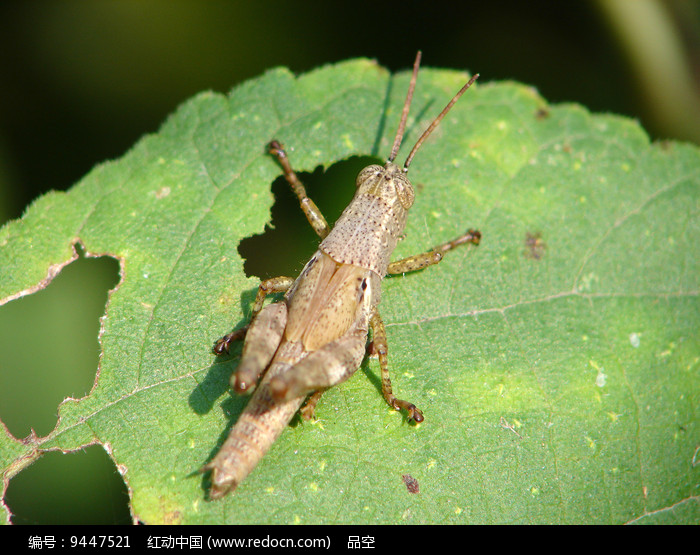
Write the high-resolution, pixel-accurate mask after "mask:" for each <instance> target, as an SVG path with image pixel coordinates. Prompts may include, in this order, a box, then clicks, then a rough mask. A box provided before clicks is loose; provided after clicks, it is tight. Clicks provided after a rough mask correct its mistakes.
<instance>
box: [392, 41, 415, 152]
mask: <svg viewBox="0 0 700 555" xmlns="http://www.w3.org/2000/svg"><path fill="white" fill-rule="evenodd" d="M420 58H421V51H420V50H419V51H418V54H416V61H415V62H413V75H412V76H411V84H410V85H409V86H408V94H407V95H406V102H404V104H403V112H401V122H400V123H399V129H398V131H396V138H395V139H394V146H393V148H392V149H391V155H390V156H389V162H393V161H394V160H395V159H396V155H397V154H398V153H399V148H400V147H401V141H402V140H403V132H404V129H406V120H407V119H408V110H409V108H410V107H411V100H413V90H414V89H415V88H416V79H417V77H418V66H420Z"/></svg>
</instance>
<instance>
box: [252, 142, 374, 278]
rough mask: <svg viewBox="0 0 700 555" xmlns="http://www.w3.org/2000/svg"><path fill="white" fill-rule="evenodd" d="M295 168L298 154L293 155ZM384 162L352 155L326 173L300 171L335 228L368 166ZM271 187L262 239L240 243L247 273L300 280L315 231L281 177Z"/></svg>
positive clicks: (313, 246) (316, 239)
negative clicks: (269, 212)
mask: <svg viewBox="0 0 700 555" xmlns="http://www.w3.org/2000/svg"><path fill="white" fill-rule="evenodd" d="M289 158H290V161H291V162H292V164H294V153H293V152H290V153H289ZM378 163H383V162H381V161H378V160H377V159H376V158H371V157H368V156H363V157H360V156H354V157H352V158H349V159H348V160H344V161H343V162H339V163H337V164H333V165H332V166H330V167H329V168H328V170H326V171H323V168H320V167H319V168H317V169H316V170H315V171H314V172H313V173H305V172H298V176H299V179H300V180H301V181H302V183H303V184H304V186H305V188H306V193H307V195H308V196H309V198H311V200H313V201H314V203H315V204H316V205H317V206H318V207H319V209H320V210H321V212H322V213H323V215H324V217H325V218H326V221H327V222H328V223H329V224H330V225H331V226H333V224H334V223H335V221H336V220H337V219H338V217H339V216H340V214H341V213H342V211H343V210H344V209H345V207H346V206H347V205H348V204H349V203H350V201H351V200H352V197H353V194H354V193H355V178H356V177H357V174H358V173H360V170H362V169H363V168H364V167H365V166H368V165H370V164H378ZM281 173H282V170H281V169H280V177H279V178H277V179H276V180H275V181H274V182H273V183H272V193H273V194H274V196H275V204H274V206H273V207H272V222H271V224H270V225H268V226H267V228H266V229H265V232H264V233H263V234H261V235H254V236H252V237H248V238H246V239H244V240H243V241H241V243H240V245H239V247H238V252H239V253H240V254H241V256H242V257H243V258H244V259H245V261H246V262H245V267H244V268H245V273H246V275H248V276H257V277H259V278H260V279H267V278H271V277H275V276H296V275H297V274H298V273H299V271H300V270H301V269H302V268H303V267H304V264H305V263H306V261H307V260H308V259H309V258H311V255H312V254H313V253H314V251H315V250H316V248H317V247H318V244H319V242H320V239H319V237H318V236H317V235H316V233H315V232H314V231H313V229H311V226H310V225H309V223H308V221H307V220H306V217H305V216H304V213H303V212H302V211H301V208H300V207H299V201H298V200H297V197H296V196H295V195H294V193H293V192H292V190H291V187H290V186H289V184H288V183H287V181H286V180H285V179H284V177H283V176H282V175H281Z"/></svg>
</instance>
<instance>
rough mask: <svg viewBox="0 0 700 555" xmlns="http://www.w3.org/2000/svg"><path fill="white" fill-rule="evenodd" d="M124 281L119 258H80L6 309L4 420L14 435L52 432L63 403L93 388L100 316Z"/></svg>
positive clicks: (2, 333)
mask: <svg viewBox="0 0 700 555" xmlns="http://www.w3.org/2000/svg"><path fill="white" fill-rule="evenodd" d="M118 280H119V263H118V262H117V261H116V260H115V259H114V258H111V257H106V256H105V257H100V258H85V257H83V256H82V255H81V256H79V258H78V259H77V260H75V261H74V262H72V263H70V264H68V265H67V266H66V267H65V268H63V270H61V272H60V274H59V275H57V276H56V277H55V278H54V279H53V281H51V282H50V283H49V285H48V286H47V287H46V288H45V289H43V290H41V291H37V292H36V293H33V294H31V295H27V296H25V297H22V298H20V299H16V300H14V301H11V302H9V303H7V304H6V305H4V306H2V307H0V352H1V353H2V358H1V359H0V419H1V420H2V421H3V422H4V424H5V425H6V426H7V428H8V430H9V431H10V433H11V434H12V435H14V436H15V437H17V438H23V437H26V436H28V435H29V434H30V433H31V430H32V429H33V430H34V431H35V432H36V434H37V435H38V436H45V435H47V434H48V433H50V432H51V430H53V428H54V427H55V426H56V420H57V407H58V405H59V403H61V401H63V399H65V398H66V397H73V398H76V399H78V398H80V397H84V396H85V395H87V394H88V393H89V392H90V390H91V389H92V386H93V383H94V381H95V373H96V371H97V365H98V360H99V359H98V357H99V343H98V340H97V338H98V333H99V329H100V322H99V319H100V317H101V316H102V315H103V314H104V311H105V303H106V301H107V292H108V291H109V290H110V289H111V288H113V287H115V285H116V284H117V283H118Z"/></svg>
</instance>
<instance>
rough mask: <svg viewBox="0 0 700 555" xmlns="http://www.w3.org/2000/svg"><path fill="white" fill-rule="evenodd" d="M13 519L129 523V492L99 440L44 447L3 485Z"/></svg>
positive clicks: (74, 522) (79, 522) (25, 522)
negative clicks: (66, 449)
mask: <svg viewBox="0 0 700 555" xmlns="http://www.w3.org/2000/svg"><path fill="white" fill-rule="evenodd" d="M5 503H6V505H7V506H8V507H9V508H10V511H11V512H12V513H13V516H12V523H13V524H131V523H132V521H131V515H130V514H129V495H128V493H127V489H126V485H125V484H124V480H123V479H122V477H121V476H120V475H119V473H118V472H117V469H116V467H115V465H114V462H113V461H112V459H110V458H109V456H108V455H107V453H106V452H105V450H104V449H103V448H102V447H101V446H99V445H93V446H90V447H88V448H86V449H85V450H83V451H79V452H75V453H68V454H63V453H59V452H57V451H55V452H51V453H45V454H44V455H42V456H41V458H40V459H39V460H38V461H36V462H35V463H34V464H33V465H31V466H30V467H28V468H26V469H24V470H23V471H22V472H20V473H19V474H18V475H17V476H15V477H14V478H13V479H12V480H10V484H9V485H8V487H7V494H6V495H5Z"/></svg>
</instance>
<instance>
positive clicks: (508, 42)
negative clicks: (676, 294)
mask: <svg viewBox="0 0 700 555" xmlns="http://www.w3.org/2000/svg"><path fill="white" fill-rule="evenodd" d="M460 4H461V5H460V6H458V7H456V6H455V3H454V2H449V3H448V2H442V1H438V0H433V1H430V2H421V1H411V0H404V1H403V2H400V3H392V2H376V1H375V2H371V3H365V2H354V3H352V4H344V5H340V4H334V3H329V2H327V1H326V2H321V1H305V2H296V1H287V2H279V3H271V2H244V1H237V0H232V1H224V0H209V1H207V2H195V1H178V0H174V1H173V0H167V1H166V0H162V1H148V0H129V1H107V0H105V1H93V2H87V1H78V0H66V1H61V2H57V1H52V2H49V1H44V2H41V1H37V2H19V1H18V2H10V3H3V4H2V6H0V76H1V77H0V223H3V222H5V221H7V220H9V219H12V218H17V217H19V216H21V214H22V212H23V210H24V208H25V207H26V205H27V204H28V203H30V202H31V201H32V199H34V198H35V197H37V196H39V195H41V194H42V193H44V192H46V191H48V190H51V189H58V190H66V189H68V188H69V187H70V186H71V185H73V184H74V183H76V182H77V181H78V180H79V179H80V178H81V177H82V176H83V175H85V174H86V173H87V172H88V171H89V170H90V169H91V168H92V167H93V166H94V165H95V164H97V163H99V162H101V161H104V160H108V159H114V158H118V157H120V156H121V155H122V154H123V153H124V152H125V151H126V150H128V149H129V148H130V146H131V145H133V144H134V143H135V142H136V141H137V140H138V139H139V138H140V137H141V136H142V135H144V134H145V133H150V132H154V131H157V129H158V127H159V125H160V124H161V122H162V121H163V120H164V119H165V118H166V116H167V115H168V114H169V113H171V112H172V111H173V110H174V109H175V108H176V106H177V105H178V104H180V103H181V102H183V101H184V100H185V99H187V98H189V97H190V96H192V95H194V94H195V93H197V92H199V91H202V90H206V89H211V90H215V91H219V92H222V93H226V92H228V91H229V90H230V88H231V87H232V86H233V85H235V84H237V83H240V82H242V81H244V80H246V79H248V78H251V77H254V76H256V75H259V74H260V73H262V72H263V71H264V70H266V69H268V68H271V67H274V66H287V67H289V68H290V69H291V70H293V71H294V72H304V71H307V70H310V69H313V68H314V67H317V66H319V65H322V64H326V63H333V62H336V61H340V60H344V59H347V58H352V57H358V56H365V57H370V58H376V59H377V60H378V62H379V63H380V64H382V65H383V66H386V67H388V68H389V69H390V70H392V71H396V70H401V69H406V68H409V67H410V65H411V64H412V62H413V59H414V57H415V53H416V51H417V50H418V49H422V50H423V63H424V65H427V66H434V67H446V68H454V69H460V70H468V71H471V72H477V71H478V72H479V73H481V81H482V82H485V81H490V80H502V79H514V80H517V81H521V82H524V83H528V84H531V85H533V86H535V87H536V88H537V89H538V90H539V91H540V93H541V94H542V95H543V96H544V97H545V98H546V99H547V100H549V101H550V102H568V101H573V102H578V103H581V104H583V105H585V106H586V107H588V108H589V109H590V110H592V111H596V112H615V113H619V114H623V115H628V116H630V117H634V118H637V119H638V120H639V121H640V122H641V124H642V126H643V127H644V128H645V129H646V130H647V131H648V132H649V133H650V135H651V136H652V138H654V139H657V140H662V139H673V140H676V139H678V140H686V141H692V142H695V143H700V100H699V99H700V2H697V1H692V0H676V1H666V2H655V1H653V0H637V1H632V0H600V1H598V2H593V1H591V2H550V1H533V0H531V1H528V2H521V1H506V0H501V1H498V0H497V1H492V2H468V1H464V2H461V3H460ZM295 146H296V147H297V148H301V147H302V145H295ZM261 147H262V145H261ZM358 165H360V166H361V165H362V162H361V161H359V162H358V161H357V160H356V161H355V162H354V163H351V164H349V167H346V168H345V169H346V170H348V171H350V172H355V171H356V167H357V166H358ZM323 178H324V177H323V175H322V172H315V173H314V174H313V176H312V177H308V178H307V179H308V180H310V181H311V182H312V183H311V186H310V187H309V189H310V194H311V196H312V197H314V192H315V191H317V192H320V191H318V190H317V189H315V186H314V183H315V182H316V181H318V180H321V179H323ZM353 178H354V176H353V177H351V178H350V179H353ZM283 189H284V186H275V187H274V188H273V191H274V192H275V193H276V194H277V195H279V196H282V195H283V193H281V191H282V190H283ZM331 196H333V195H331ZM332 200H333V199H330V200H329V201H328V202H329V203H330V204H332ZM341 200H342V202H343V203H344V202H346V199H341ZM287 201H288V207H287V206H281V205H276V207H275V209H274V211H273V216H274V218H275V219H274V223H275V226H276V227H278V228H279V227H280V226H281V225H283V224H282V223H281V221H280V219H281V218H282V214H286V213H287V212H290V213H291V214H290V218H292V223H290V224H289V225H290V226H291V227H292V228H294V229H296V228H297V227H298V226H299V225H302V224H303V222H304V220H303V218H301V217H299V218H296V219H295V216H294V214H296V212H294V211H295V210H296V211H298V208H297V207H295V205H294V202H293V199H290V198H287ZM278 204H279V203H278ZM319 205H320V206H321V208H322V209H324V210H328V211H329V212H330V215H329V220H330V221H333V220H334V218H335V215H336V214H337V212H338V211H339V210H340V205H339V206H337V207H331V206H330V205H328V208H326V201H323V202H319ZM287 208H289V210H287ZM297 216H298V214H297ZM295 233H296V232H295ZM282 235H290V234H282ZM308 237H310V239H303V240H302V242H307V241H311V240H313V233H312V232H311V234H310V235H309V236H308ZM267 240H268V241H269V239H267ZM253 241H265V239H262V238H256V239H253ZM272 241H274V239H272ZM253 250H258V251H259V250H261V247H260V244H258V243H256V244H255V247H254V248H253V247H251V243H249V244H248V246H247V247H246V246H244V247H242V252H244V254H245V255H247V254H248V253H249V252H251V251H253ZM307 250H308V249H307ZM291 257H292V259H296V260H295V262H294V263H293V264H295V267H298V265H299V255H297V254H292V255H291ZM282 264H283V265H284V264H286V263H282ZM0 271H2V269H1V268H0ZM246 271H248V272H249V273H250V274H255V275H274V274H279V273H284V272H281V271H280V270H278V269H277V268H276V267H274V266H271V265H269V264H267V263H266V260H265V259H263V260H261V261H258V262H255V261H253V260H250V261H249V262H248V263H247V264H246ZM118 278H119V276H118V264H117V263H116V261H115V260H113V259H110V258H101V259H85V258H81V259H80V260H78V261H76V262H75V263H73V264H71V265H69V266H68V267H67V268H65V269H64V271H63V272H62V273H61V274H60V275H59V277H58V278H56V280H54V282H53V283H52V284H51V285H50V286H49V287H48V288H47V289H46V290H44V291H42V292H39V293H37V294H35V295H31V296H29V297H25V298H22V299H19V300H16V301H12V302H10V303H8V304H6V305H4V306H2V307H1V308H0V419H1V420H2V421H3V422H4V423H5V425H6V426H7V428H8V429H9V431H10V433H12V434H13V435H14V436H15V437H17V438H23V437H26V436H27V435H29V434H30V433H31V430H32V429H33V430H34V431H35V432H36V433H37V434H38V435H46V434H48V433H49V432H50V431H51V430H52V429H53V427H54V426H55V424H56V413H57V406H58V404H59V403H60V402H61V400H62V399H64V398H65V397H67V396H71V397H75V398H79V397H82V396H84V395H86V394H87V393H88V392H89V391H90V388H91V387H92V384H93V381H94V378H95V371H96V369H97V365H98V355H99V345H98V342H97V334H98V331H99V318H100V316H101V315H102V314H103V313H104V305H105V302H106V300H107V292H108V290H109V289H110V288H112V287H114V286H115V285H116V284H117V282H118ZM223 331H226V330H222V332H223ZM6 501H7V504H8V506H9V507H10V509H11V510H12V512H13V513H14V514H15V516H14V517H13V522H15V523H37V522H41V523H68V522H72V523H100V522H130V516H129V511H128V507H127V502H128V499H127V494H126V488H125V486H124V483H123V481H122V480H121V478H120V477H119V474H118V473H117V471H116V468H115V467H114V464H113V463H112V462H111V460H110V459H109V457H108V456H107V454H106V453H105V452H104V450H103V449H102V448H101V447H100V446H93V447H88V448H86V449H85V450H84V451H83V452H79V453H72V454H65V455H63V454H60V453H50V454H47V455H45V456H44V457H42V458H41V459H40V460H39V461H38V462H37V463H35V464H34V465H33V466H31V467H30V468H28V469H26V470H24V471H23V472H22V473H20V474H19V475H18V476H17V477H16V478H14V479H13V480H12V481H11V482H10V485H9V487H8V491H7V497H6Z"/></svg>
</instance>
